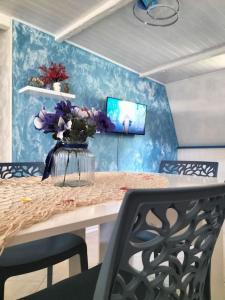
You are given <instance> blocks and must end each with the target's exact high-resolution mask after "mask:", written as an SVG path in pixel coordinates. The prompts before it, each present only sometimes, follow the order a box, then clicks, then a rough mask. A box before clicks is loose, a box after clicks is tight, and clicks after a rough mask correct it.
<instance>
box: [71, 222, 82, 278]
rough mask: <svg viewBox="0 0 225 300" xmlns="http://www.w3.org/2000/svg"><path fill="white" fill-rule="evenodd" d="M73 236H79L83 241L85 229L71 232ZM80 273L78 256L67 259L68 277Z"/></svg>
mask: <svg viewBox="0 0 225 300" xmlns="http://www.w3.org/2000/svg"><path fill="white" fill-rule="evenodd" d="M72 233H73V234H76V235H79V236H81V237H82V238H84V239H85V228H84V229H80V230H77V231H74V232H72ZM80 272H81V267H80V256H79V255H75V256H73V257H71V258H69V276H73V275H76V274H78V273H80Z"/></svg>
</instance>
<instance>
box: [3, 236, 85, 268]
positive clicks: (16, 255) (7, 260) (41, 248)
mask: <svg viewBox="0 0 225 300" xmlns="http://www.w3.org/2000/svg"><path fill="white" fill-rule="evenodd" d="M83 244H85V241H84V240H83V239H82V238H81V237H79V236H77V235H74V234H72V233H66V234H61V235H57V236H52V237H48V238H44V239H40V240H37V241H32V242H29V243H24V244H21V245H16V246H12V247H9V248H6V249H5V250H4V252H3V254H2V255H1V256H0V269H1V268H3V269H8V268H9V269H10V268H11V267H13V268H14V270H15V267H20V266H24V265H29V264H32V265H34V266H35V263H37V264H39V262H43V263H44V264H45V259H46V260H47V261H48V265H51V259H52V260H55V258H56V257H58V256H63V255H64V254H68V252H70V251H71V252H72V251H73V252H74V248H77V247H79V246H82V245H83ZM66 256H67V255H66ZM53 263H55V262H54V261H53Z"/></svg>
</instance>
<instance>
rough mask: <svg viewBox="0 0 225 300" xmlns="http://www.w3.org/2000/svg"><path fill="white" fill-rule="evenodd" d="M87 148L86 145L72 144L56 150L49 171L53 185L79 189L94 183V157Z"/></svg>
mask: <svg viewBox="0 0 225 300" xmlns="http://www.w3.org/2000/svg"><path fill="white" fill-rule="evenodd" d="M87 147H88V144H87V143H73V144H63V145H62V146H61V147H60V148H59V149H57V150H56V152H55V153H54V156H53V165H52V169H51V175H52V179H53V182H54V184H55V185H57V186H61V187H66V186H69V187H81V186H86V185H91V184H93V183H94V172H95V157H94V155H93V154H92V153H91V152H90V151H89V150H88V148H87Z"/></svg>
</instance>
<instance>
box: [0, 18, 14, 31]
mask: <svg viewBox="0 0 225 300" xmlns="http://www.w3.org/2000/svg"><path fill="white" fill-rule="evenodd" d="M10 24H11V19H10V17H8V16H6V15H3V14H0V29H1V30H7V29H9V28H10Z"/></svg>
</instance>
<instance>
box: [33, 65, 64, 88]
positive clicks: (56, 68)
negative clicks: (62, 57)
mask: <svg viewBox="0 0 225 300" xmlns="http://www.w3.org/2000/svg"><path fill="white" fill-rule="evenodd" d="M39 69H40V70H41V72H42V79H43V81H44V84H45V86H46V85H49V84H53V89H54V90H56V91H60V90H61V85H60V82H61V81H64V80H66V79H68V78H69V76H68V74H67V72H66V68H65V66H64V65H63V64H56V63H53V62H52V63H51V65H50V66H49V67H47V66H45V65H42V66H40V67H39Z"/></svg>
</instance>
